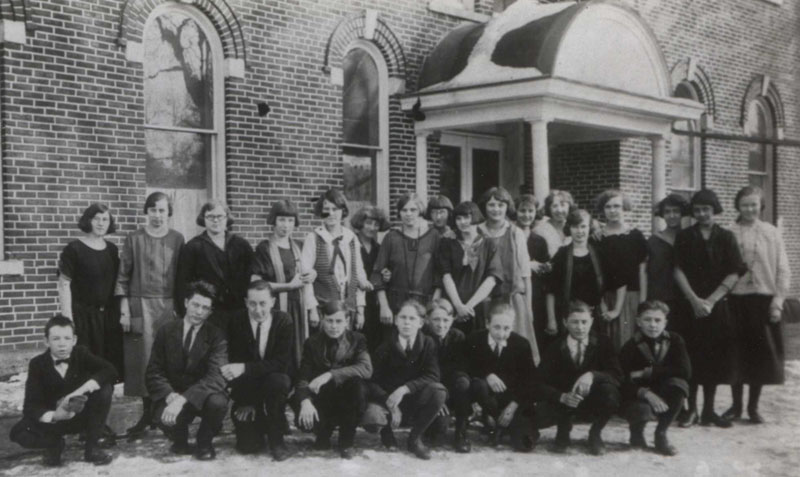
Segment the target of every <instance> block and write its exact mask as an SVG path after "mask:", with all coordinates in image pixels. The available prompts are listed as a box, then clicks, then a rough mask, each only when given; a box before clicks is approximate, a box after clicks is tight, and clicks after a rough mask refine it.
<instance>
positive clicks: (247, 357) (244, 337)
mask: <svg viewBox="0 0 800 477" xmlns="http://www.w3.org/2000/svg"><path fill="white" fill-rule="evenodd" d="M245 304H246V305H247V310H246V311H243V312H238V313H236V314H234V315H233V316H232V317H231V320H230V322H229V326H228V361H229V362H230V363H229V364H226V365H225V366H223V367H222V376H223V377H224V378H225V379H226V380H228V383H229V386H230V388H231V397H232V398H233V409H232V410H231V419H232V420H233V424H234V427H235V430H236V449H238V450H239V452H241V453H243V454H249V453H255V452H258V451H260V450H261V449H263V448H264V431H266V433H267V437H268V439H269V446H270V450H271V451H272V456H273V458H274V459H275V460H276V461H282V460H286V459H288V458H289V455H290V454H289V449H288V448H287V447H286V444H284V442H283V430H284V428H287V427H288V426H287V425H286V414H285V410H286V398H287V396H288V395H289V390H290V389H291V385H292V380H291V378H290V377H289V375H290V368H291V362H292V343H294V325H293V324H292V320H291V318H289V315H287V314H286V313H284V312H282V311H279V310H274V309H273V305H274V304H275V297H274V296H273V294H272V289H270V286H269V283H267V282H266V281H263V280H257V281H254V282H252V283H250V285H249V287H248V290H247V297H246V298H245ZM265 409H266V415H265V414H264V410H265Z"/></svg>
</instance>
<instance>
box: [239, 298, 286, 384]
mask: <svg viewBox="0 0 800 477" xmlns="http://www.w3.org/2000/svg"><path fill="white" fill-rule="evenodd" d="M292 343H294V325H293V324H292V319H291V318H289V315H287V314H286V313H284V312H282V311H278V310H272V324H271V325H270V327H269V336H268V337H267V346H266V348H265V349H264V358H261V357H260V356H259V355H258V348H257V347H256V337H255V336H253V329H252V328H251V327H250V318H249V316H248V314H247V310H242V311H238V312H236V314H235V315H234V316H233V317H232V318H231V320H230V323H229V324H228V361H229V362H231V363H244V374H243V375H241V376H240V377H239V378H237V379H235V380H233V381H232V383H231V384H232V385H233V386H234V387H235V386H236V381H237V380H239V379H242V378H245V379H253V378H255V379H258V378H263V377H264V376H266V375H267V374H269V373H283V374H293V373H292V371H293V370H292Z"/></svg>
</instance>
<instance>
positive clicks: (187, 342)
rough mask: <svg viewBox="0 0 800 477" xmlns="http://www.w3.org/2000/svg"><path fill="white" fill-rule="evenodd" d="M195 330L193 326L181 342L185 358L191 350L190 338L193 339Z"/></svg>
mask: <svg viewBox="0 0 800 477" xmlns="http://www.w3.org/2000/svg"><path fill="white" fill-rule="evenodd" d="M195 329H196V327H195V326H192V327H191V328H189V332H188V333H186V338H184V340H183V354H184V355H185V356H189V351H191V350H192V338H194V332H195Z"/></svg>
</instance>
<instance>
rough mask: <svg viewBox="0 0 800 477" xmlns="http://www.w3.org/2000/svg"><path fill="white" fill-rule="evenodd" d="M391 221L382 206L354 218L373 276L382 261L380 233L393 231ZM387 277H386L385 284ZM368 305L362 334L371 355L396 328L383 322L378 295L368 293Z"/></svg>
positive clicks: (361, 211)
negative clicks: (373, 270) (379, 252)
mask: <svg viewBox="0 0 800 477" xmlns="http://www.w3.org/2000/svg"><path fill="white" fill-rule="evenodd" d="M389 225H390V224H389V218H388V217H387V215H386V212H385V211H384V210H383V209H381V208H380V207H376V206H374V205H368V206H366V207H362V208H361V209H359V210H358V211H356V213H355V214H353V217H352V218H351V219H350V226H351V227H352V228H353V230H355V231H356V235H357V236H358V241H359V242H360V243H361V261H362V262H363V263H364V270H365V271H366V272H367V273H370V274H371V273H372V269H373V268H374V267H375V261H376V260H378V250H380V244H379V243H378V232H385V231H386V230H388V229H389ZM386 278H387V277H384V281H388V280H386ZM364 298H365V301H366V306H365V307H364V328H362V332H363V333H364V336H365V337H366V338H367V347H368V348H369V351H370V352H373V351H375V350H376V349H377V348H378V346H379V345H380V344H381V343H382V342H383V340H384V339H386V338H387V337H389V336H391V334H392V326H390V325H385V324H383V323H381V318H380V312H381V307H380V305H379V304H378V296H377V293H376V292H375V291H374V290H373V291H368V292H366V294H365V297H364Z"/></svg>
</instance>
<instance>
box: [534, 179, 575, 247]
mask: <svg viewBox="0 0 800 477" xmlns="http://www.w3.org/2000/svg"><path fill="white" fill-rule="evenodd" d="M574 209H575V199H573V198H572V194H570V193H569V192H567V191H565V190H557V189H553V190H551V191H550V194H548V195H547V198H546V199H545V200H544V209H543V211H542V212H543V214H544V216H545V218H544V219H543V220H541V221H539V223H538V224H536V226H535V227H534V228H533V233H534V234H536V235H538V236H540V237H542V238H543V239H545V241H546V242H547V253H548V255H550V256H551V257H552V256H554V255H555V254H556V252H558V249H559V248H561V247H563V246H564V245H566V244H568V243H569V234H568V233H567V232H568V231H567V227H566V223H567V215H569V213H570V212H572V211H573V210H574Z"/></svg>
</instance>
